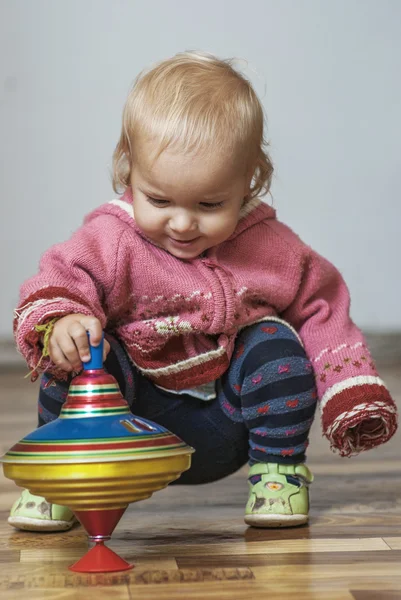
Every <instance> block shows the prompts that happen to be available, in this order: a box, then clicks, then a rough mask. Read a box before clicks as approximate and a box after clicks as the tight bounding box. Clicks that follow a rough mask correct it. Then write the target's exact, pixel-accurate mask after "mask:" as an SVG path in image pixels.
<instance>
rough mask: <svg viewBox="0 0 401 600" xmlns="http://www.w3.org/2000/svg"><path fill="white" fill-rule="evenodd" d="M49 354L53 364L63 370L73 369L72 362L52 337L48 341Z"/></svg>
mask: <svg viewBox="0 0 401 600" xmlns="http://www.w3.org/2000/svg"><path fill="white" fill-rule="evenodd" d="M49 355H50V358H51V359H52V361H53V362H54V364H55V365H57V366H58V367H59V368H60V369H62V370H63V371H67V372H68V373H70V372H71V371H73V370H74V364H73V363H71V362H70V361H69V359H68V358H67V357H66V355H65V354H64V352H63V350H62V348H61V346H60V345H59V343H58V342H57V341H56V340H55V339H54V338H52V339H51V340H50V342H49Z"/></svg>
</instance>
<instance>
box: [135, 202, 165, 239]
mask: <svg viewBox="0 0 401 600" xmlns="http://www.w3.org/2000/svg"><path fill="white" fill-rule="evenodd" d="M134 210H135V208H134ZM135 220H136V222H137V225H138V227H140V228H141V229H142V231H144V232H145V233H146V232H147V233H157V232H158V231H160V229H161V228H162V227H164V219H163V218H162V215H160V214H157V213H156V214H155V213H154V211H153V210H152V209H151V208H150V209H149V208H148V207H146V209H145V208H144V207H141V209H140V210H137V211H136V212H135Z"/></svg>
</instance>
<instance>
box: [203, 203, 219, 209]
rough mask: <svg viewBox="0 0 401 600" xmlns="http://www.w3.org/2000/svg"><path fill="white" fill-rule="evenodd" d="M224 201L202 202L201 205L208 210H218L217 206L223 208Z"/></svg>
mask: <svg viewBox="0 0 401 600" xmlns="http://www.w3.org/2000/svg"><path fill="white" fill-rule="evenodd" d="M223 204H224V202H201V203H200V205H201V206H202V208H205V209H206V210H216V208H221V207H222V206H223Z"/></svg>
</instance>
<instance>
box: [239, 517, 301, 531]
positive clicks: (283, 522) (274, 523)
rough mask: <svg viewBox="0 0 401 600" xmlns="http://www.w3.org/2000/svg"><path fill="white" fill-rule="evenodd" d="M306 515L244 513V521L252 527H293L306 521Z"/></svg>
mask: <svg viewBox="0 0 401 600" xmlns="http://www.w3.org/2000/svg"><path fill="white" fill-rule="evenodd" d="M308 519H309V516H308V515H266V514H265V515H263V514H260V515H245V517H244V521H245V523H246V524H247V525H251V526H252V527H266V528H268V527H295V526H297V525H304V524H305V523H307V522H308Z"/></svg>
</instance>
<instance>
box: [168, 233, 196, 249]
mask: <svg viewBox="0 0 401 600" xmlns="http://www.w3.org/2000/svg"><path fill="white" fill-rule="evenodd" d="M197 240H199V236H198V237H196V238H192V240H177V239H175V238H172V237H170V242H171V243H172V244H173V246H177V248H186V247H187V246H191V245H192V244H193V243H194V242H196V241H197Z"/></svg>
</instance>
